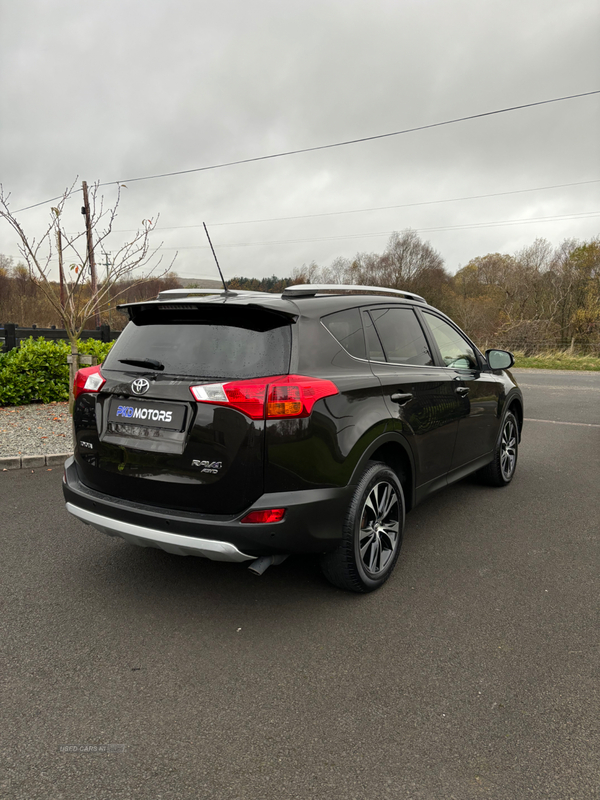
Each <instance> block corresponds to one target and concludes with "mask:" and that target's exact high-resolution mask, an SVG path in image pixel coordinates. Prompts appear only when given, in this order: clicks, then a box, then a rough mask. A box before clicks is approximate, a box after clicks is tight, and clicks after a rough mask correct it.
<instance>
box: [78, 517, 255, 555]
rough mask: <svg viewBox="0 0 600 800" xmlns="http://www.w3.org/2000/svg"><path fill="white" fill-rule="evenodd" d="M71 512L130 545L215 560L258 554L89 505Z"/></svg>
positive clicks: (93, 526) (97, 528)
mask: <svg viewBox="0 0 600 800" xmlns="http://www.w3.org/2000/svg"><path fill="white" fill-rule="evenodd" d="M66 505H67V511H68V512H69V513H70V514H72V515H73V516H74V517H77V519H79V520H81V521H82V522H85V523H86V525H91V526H92V528H95V529H96V530H97V531H100V532H101V533H105V534H107V535H108V536H119V537H120V538H121V539H123V540H124V541H126V542H129V544H134V545H137V546H138V547H157V548H159V549H161V550H166V552H167V553H174V554H175V555H178V556H200V557H202V558H210V559H211V561H253V560H254V559H255V556H249V555H246V553H242V552H241V550H238V549H237V547H235V545H233V544H230V543H229V542H219V541H215V540H213V539H199V538H196V537H195V536H182V535H181V534H179V533H167V532H166V531H159V530H156V529H155V528H145V527H144V526H142V525H134V524H132V523H131V522H123V521H122V520H118V519H113V518H112V517H104V516H102V515H101V514H95V513H94V512H93V511H88V510H87V509H85V508H79V506H74V505H73V504H72V503H67V504H66Z"/></svg>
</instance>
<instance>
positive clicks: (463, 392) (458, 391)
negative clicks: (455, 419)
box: [456, 386, 471, 397]
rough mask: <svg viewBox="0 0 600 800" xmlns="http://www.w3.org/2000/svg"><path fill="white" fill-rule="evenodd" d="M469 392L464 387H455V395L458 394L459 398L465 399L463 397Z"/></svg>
mask: <svg viewBox="0 0 600 800" xmlns="http://www.w3.org/2000/svg"><path fill="white" fill-rule="evenodd" d="M470 391H471V390H470V389H469V388H467V387H466V386H457V387H456V394H459V395H460V396H461V397H465V395H467V394H469V392H470Z"/></svg>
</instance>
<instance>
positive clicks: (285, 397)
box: [190, 375, 339, 419]
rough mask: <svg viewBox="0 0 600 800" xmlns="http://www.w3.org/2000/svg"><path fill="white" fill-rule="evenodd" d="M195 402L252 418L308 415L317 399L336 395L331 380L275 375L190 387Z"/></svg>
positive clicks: (336, 390)
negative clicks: (216, 406) (228, 409)
mask: <svg viewBox="0 0 600 800" xmlns="http://www.w3.org/2000/svg"><path fill="white" fill-rule="evenodd" d="M190 391H191V393H192V395H193V397H194V399H195V400H196V402H198V403H211V404H214V405H223V406H229V407H230V408H236V409H237V410H238V411H242V412H243V413H244V414H246V415H247V416H249V417H250V418H251V419H289V418H290V417H308V416H310V413H311V411H312V409H313V406H314V404H315V403H316V402H317V400H321V398H323V397H330V396H332V395H334V394H339V391H338V388H337V386H336V385H335V383H333V382H332V381H329V380H326V379H324V378H310V377H307V376H306V375H278V376H275V377H270V378H252V379H251V380H246V381H231V382H230V383H210V384H204V385H199V386H190Z"/></svg>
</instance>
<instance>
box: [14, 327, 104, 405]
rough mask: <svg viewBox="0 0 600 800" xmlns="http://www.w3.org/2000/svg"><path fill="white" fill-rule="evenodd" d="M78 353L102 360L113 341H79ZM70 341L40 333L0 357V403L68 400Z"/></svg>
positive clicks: (24, 403)
mask: <svg viewBox="0 0 600 800" xmlns="http://www.w3.org/2000/svg"><path fill="white" fill-rule="evenodd" d="M78 347H79V352H80V353H82V354H85V355H91V356H96V358H97V359H98V363H99V364H100V363H102V361H104V359H105V358H106V354H107V353H108V351H109V350H110V348H111V347H112V342H109V343H104V342H99V341H98V340H97V339H86V340H85V341H83V340H81V339H80V340H79V342H78ZM70 352H71V345H70V344H69V342H67V341H64V340H60V341H56V342H54V341H47V340H46V339H44V337H43V336H40V337H39V339H34V338H33V337H31V338H29V339H27V340H25V341H23V342H22V343H21V346H20V347H16V348H14V349H13V350H10V351H9V352H8V353H4V354H2V356H0V406H20V405H26V404H27V403H35V402H42V403H53V402H55V401H62V400H68V399H69V365H68V364H67V355H68V354H69V353H70Z"/></svg>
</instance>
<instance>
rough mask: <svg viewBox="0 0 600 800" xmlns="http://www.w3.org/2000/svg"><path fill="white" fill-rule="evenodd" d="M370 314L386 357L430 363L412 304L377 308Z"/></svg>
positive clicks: (415, 363) (423, 364)
mask: <svg viewBox="0 0 600 800" xmlns="http://www.w3.org/2000/svg"><path fill="white" fill-rule="evenodd" d="M370 314H371V316H372V318H373V324H374V325H375V328H376V329H377V333H378V334H379V338H380V340H381V344H382V345H383V349H384V351H385V356H386V360H387V361H389V362H391V363H393V364H414V365H415V366H433V358H432V356H431V353H430V352H429V347H428V346H427V341H426V339H425V335H424V333H423V330H422V328H421V324H420V323H419V320H418V319H417V317H416V315H415V313H414V311H413V310H412V309H411V308H377V309H374V310H373V311H371V312H370Z"/></svg>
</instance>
